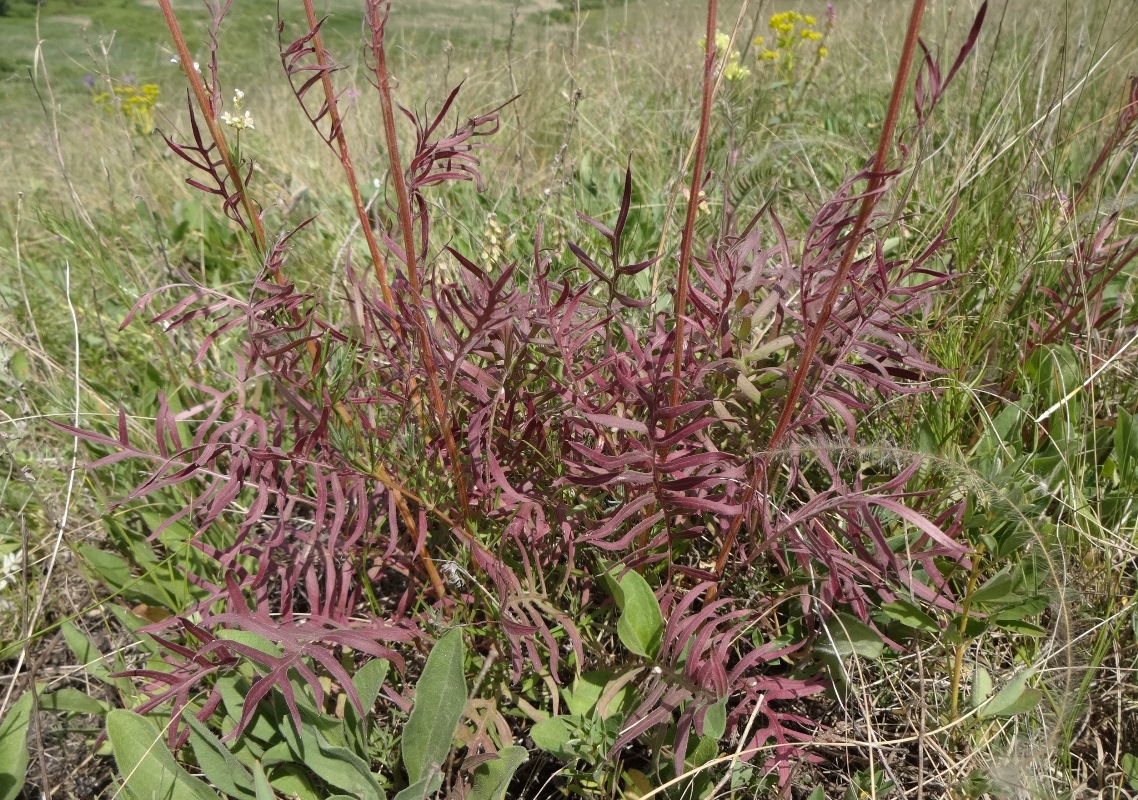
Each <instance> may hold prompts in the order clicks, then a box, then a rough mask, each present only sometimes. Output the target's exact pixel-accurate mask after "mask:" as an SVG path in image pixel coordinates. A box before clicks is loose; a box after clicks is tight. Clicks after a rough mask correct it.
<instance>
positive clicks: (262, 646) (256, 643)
mask: <svg viewBox="0 0 1138 800" xmlns="http://www.w3.org/2000/svg"><path fill="white" fill-rule="evenodd" d="M217 638H218V639H228V640H229V641H231V642H237V643H238V644H243V645H245V646H246V647H252V648H253V649H254V650H259V651H260V652H262V653H265V654H266V655H270V656H272V657H273V658H280V657H281V656H282V655H284V651H283V650H281V647H280V645H278V644H277V643H276V642H274V641H272V640H270V639H266V638H265V637H264V636H261V635H260V634H259V633H252V632H251V631H243V630H238V629H232V630H220V631H218V632H217Z"/></svg>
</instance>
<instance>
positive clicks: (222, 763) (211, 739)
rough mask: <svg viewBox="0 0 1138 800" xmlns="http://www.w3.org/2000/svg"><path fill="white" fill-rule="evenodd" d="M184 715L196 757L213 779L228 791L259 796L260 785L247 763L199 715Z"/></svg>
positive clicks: (206, 774) (203, 769)
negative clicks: (246, 767)
mask: <svg viewBox="0 0 1138 800" xmlns="http://www.w3.org/2000/svg"><path fill="white" fill-rule="evenodd" d="M184 719H185V721H186V724H188V725H189V727H190V746H191V747H193V750H194V758H195V759H196V760H197V762H198V766H199V767H201V770H202V772H203V773H205V776H206V778H208V779H209V781H210V783H212V784H213V785H214V786H216V787H217V788H218V789H221V791H223V792H225V793H226V794H228V795H232V796H234V797H245V798H251V799H252V800H256V796H257V789H256V785H255V783H254V780H253V775H252V774H251V773H250V772H249V770H247V769H245V765H244V764H242V763H241V762H240V761H238V760H237V759H236V758H235V757H234V755H233V753H231V752H229V748H227V747H226V746H225V745H223V744H222V743H221V740H220V739H218V738H217V737H216V736H214V735H213V731H211V730H210V729H209V728H208V727H206V726H205V725H204V724H203V723H201V722H199V721H198V719H197V717H195V716H194V715H193V714H186V715H185V717H184Z"/></svg>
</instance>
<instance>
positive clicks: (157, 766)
mask: <svg viewBox="0 0 1138 800" xmlns="http://www.w3.org/2000/svg"><path fill="white" fill-rule="evenodd" d="M107 735H108V736H109V737H110V740H111V744H112V745H113V746H114V749H115V763H116V764H118V768H119V773H120V774H121V775H122V778H123V788H124V790H125V791H126V793H127V795H128V796H130V797H133V798H137V800H153V798H163V799H165V798H169V800H183V798H185V800H189V798H197V799H198V800H217V795H216V794H214V793H213V792H212V791H210V789H209V786H207V785H206V783H205V782H204V781H201V780H198V779H197V778H195V777H193V776H192V775H190V773H188V772H186V770H184V769H183V768H182V767H181V765H179V764H178V762H177V761H176V760H175V759H174V755H173V754H172V753H171V752H170V751H169V749H167V747H166V743H165V742H164V741H163V739H164V738H165V737H164V736H163V734H162V731H160V730H158V726H157V725H155V724H154V723H153V722H151V721H150V720H148V719H147V718H146V717H141V716H139V715H138V714H135V713H134V712H133V711H124V710H123V709H119V708H116V709H115V710H114V711H112V712H111V713H110V714H108V715H107Z"/></svg>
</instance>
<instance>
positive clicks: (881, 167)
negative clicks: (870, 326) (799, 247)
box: [770, 0, 925, 449]
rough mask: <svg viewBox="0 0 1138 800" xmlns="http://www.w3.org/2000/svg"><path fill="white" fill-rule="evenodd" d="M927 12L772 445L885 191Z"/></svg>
mask: <svg viewBox="0 0 1138 800" xmlns="http://www.w3.org/2000/svg"><path fill="white" fill-rule="evenodd" d="M924 15H925V0H913V10H912V12H911V13H910V15H909V30H908V31H907V32H906V33H905V44H904V47H902V49H901V63H900V64H898V65H897V73H896V75H895V76H894V79H893V94H892V96H891V97H890V98H889V109H888V111H886V113H885V124H883V125H882V126H881V138H880V139H879V140H878V142H877V156H876V157H875V158H874V161H873V173H872V174H871V175H870V178H869V186H868V188H867V189H866V191H865V195H864V197H863V198H862V201H861V208H860V209H859V211H858V215H857V219H856V220H855V221H854V226H853V231H851V232H850V237H849V240H848V241H847V242H846V249H845V252H844V253H843V254H842V261H841V265H840V266H839V267H838V271H837V272H836V273H835V274H834V277H833V279H832V280H831V283H830V291H829V292H828V293H827V295H826V299H825V301H823V303H822V306H821V308H820V309H819V311H818V319H817V320H815V321H814V324H813V325H811V326H810V332H809V334H808V335H807V338H806V346H805V347H804V348H803V350H802V355H801V357H800V358H799V360H798V369H797V370H796V371H795V373H794V379H793V381H792V382H791V384H790V391H789V392H788V393H787V395H786V403H785V404H784V405H783V407H782V414H781V415H780V416H779V420H778V424H777V425H775V429H774V433H773V434H771V440H770V447H771V448H772V449H773V448H776V447H778V446H779V444H780V442H781V440H782V437H783V436H785V435H786V432H787V431H788V430H790V424H791V421H792V420H793V419H794V412H795V409H796V408H797V406H798V398H799V397H801V396H802V391H803V389H804V388H805V386H806V377H807V375H808V374H809V373H810V368H811V366H812V365H813V361H814V354H815V353H817V352H818V346H819V345H820V344H821V342H822V335H823V333H824V332H825V330H826V324H827V323H828V322H829V321H830V315H831V314H832V313H833V310H834V306H835V305H836V304H837V302H838V297H839V296H840V295H841V293H842V291H843V289H844V288H845V282H846V277H847V276H848V275H849V272H850V267H851V266H852V265H853V262H854V256H855V255H856V254H857V248H858V245H859V244H861V239H862V237H863V236H864V235H865V232H866V229H867V228H868V227H869V217H870V215H871V214H872V213H873V209H874V207H875V206H876V205H877V200H878V198H879V197H880V195H881V192H880V189H881V185H882V182H883V181H884V173H885V166H886V162H887V160H888V158H889V149H890V145H891V144H892V143H893V131H894V130H895V129H896V127H897V117H898V116H899V115H900V113H901V101H902V100H903V99H904V97H905V91H906V89H907V86H908V83H909V70H910V69H911V67H912V65H913V54H914V53H915V52H916V50H917V39H918V38H919V36H920V32H921V20H922V18H923V17H924Z"/></svg>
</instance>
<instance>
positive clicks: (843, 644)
mask: <svg viewBox="0 0 1138 800" xmlns="http://www.w3.org/2000/svg"><path fill="white" fill-rule="evenodd" d="M826 630H827V631H828V632H829V638H828V639H826V638H823V641H822V644H820V645H819V646H818V648H817V649H818V650H819V651H820V652H822V653H823V654H827V653H828V654H832V655H836V656H838V657H839V658H848V657H850V656H854V655H857V656H861V657H862V658H880V657H881V654H882V653H883V652H885V644H884V643H883V642H882V641H881V637H880V636H878V635H877V632H876V631H875V630H873V628H871V627H869V626H868V625H866V624H865V623H864V622H862V621H861V620H859V619H857V618H856V617H853V616H851V615H849V614H845V613H843V612H838V613H837V614H835V615H834V617H833V618H832V619H831V620H830V621H829V622H828V623H826Z"/></svg>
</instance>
